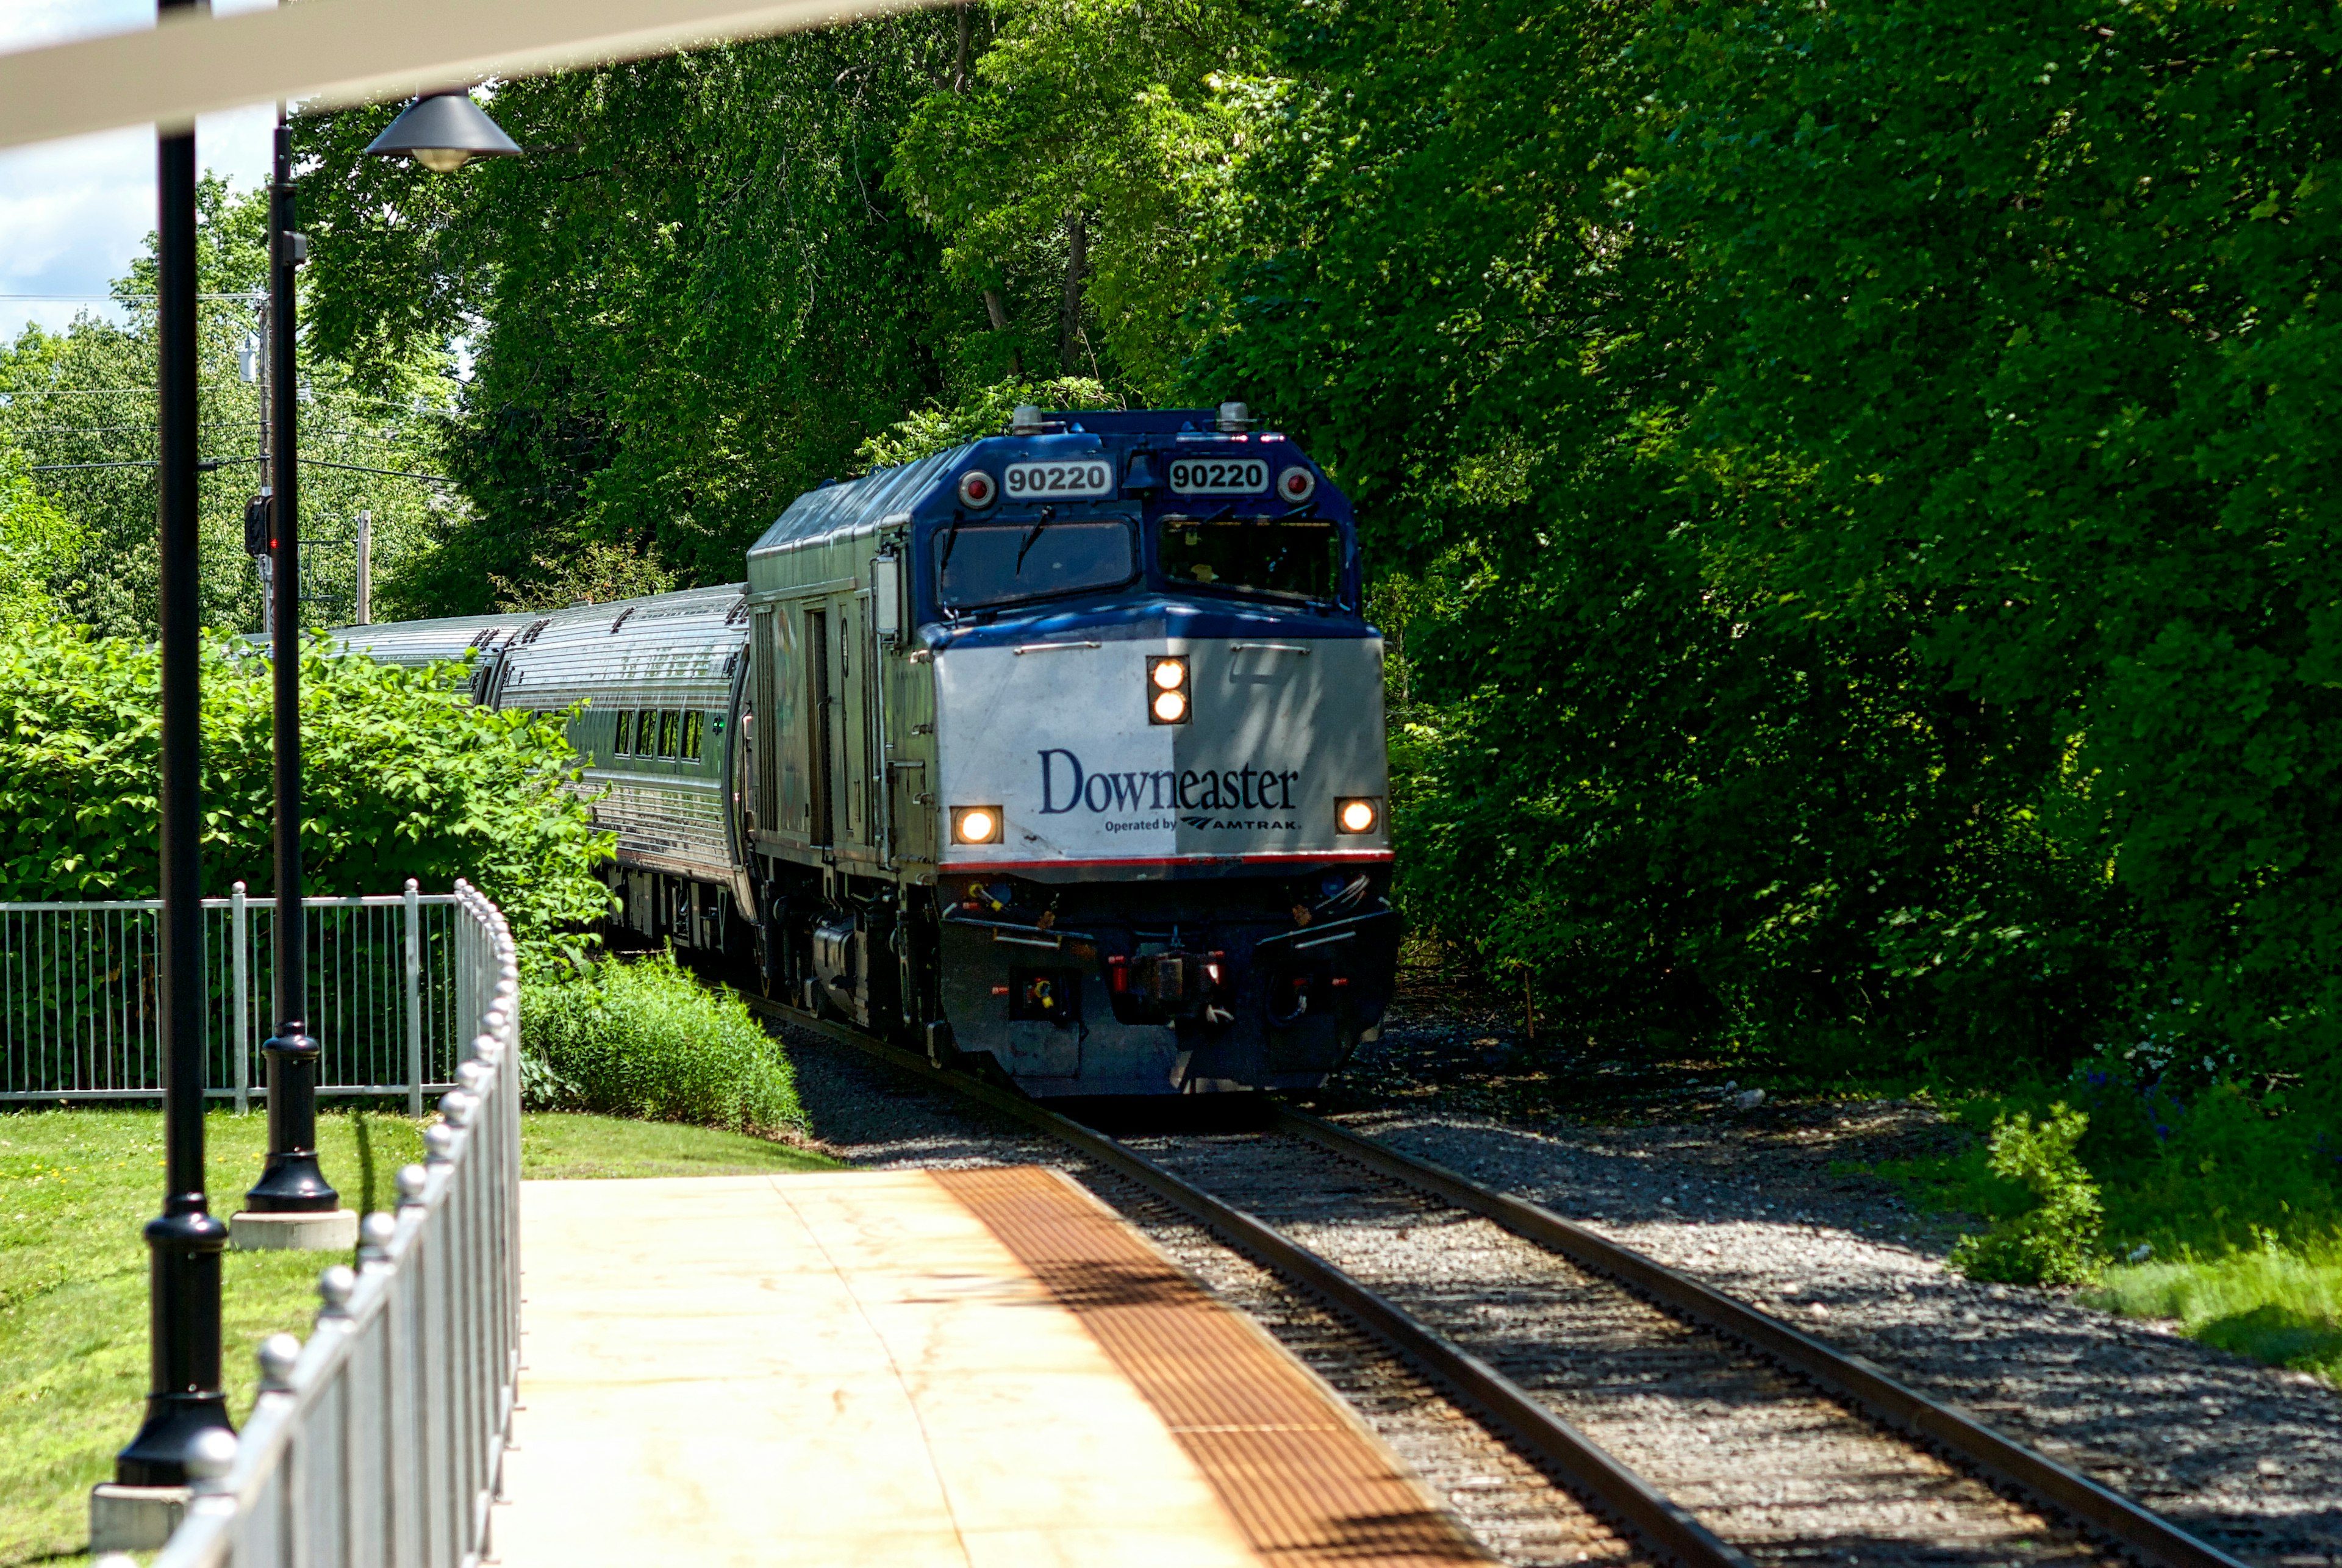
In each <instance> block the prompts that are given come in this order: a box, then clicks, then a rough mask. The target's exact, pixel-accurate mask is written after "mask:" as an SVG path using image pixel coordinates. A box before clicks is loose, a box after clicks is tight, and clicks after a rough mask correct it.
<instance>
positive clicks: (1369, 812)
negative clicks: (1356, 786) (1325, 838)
mask: <svg viewBox="0 0 2342 1568" xmlns="http://www.w3.org/2000/svg"><path fill="white" fill-rule="evenodd" d="M1382 820H1383V807H1382V803H1381V802H1380V801H1378V800H1376V799H1375V798H1374V797H1373V796H1372V795H1352V796H1349V797H1348V798H1346V799H1343V800H1337V801H1336V802H1335V803H1334V831H1335V832H1336V833H1372V832H1374V831H1375V824H1377V823H1379V822H1381V821H1382Z"/></svg>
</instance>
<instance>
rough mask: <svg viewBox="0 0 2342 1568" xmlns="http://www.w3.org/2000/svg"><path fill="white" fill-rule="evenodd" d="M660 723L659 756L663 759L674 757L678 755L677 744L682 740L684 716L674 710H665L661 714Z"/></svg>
mask: <svg viewBox="0 0 2342 1568" xmlns="http://www.w3.org/2000/svg"><path fill="white" fill-rule="evenodd" d="M658 721H659V737H658V754H659V755H661V756H663V757H671V756H674V755H675V754H676V748H677V743H678V742H679V741H680V740H681V739H682V733H681V732H682V729H683V715H682V714H678V713H676V711H675V710H674V709H673V708H663V709H661V710H660V712H659V716H658Z"/></svg>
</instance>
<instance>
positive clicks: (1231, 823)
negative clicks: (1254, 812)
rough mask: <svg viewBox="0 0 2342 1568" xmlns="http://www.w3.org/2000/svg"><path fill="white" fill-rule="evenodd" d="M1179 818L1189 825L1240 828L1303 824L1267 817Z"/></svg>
mask: <svg viewBox="0 0 2342 1568" xmlns="http://www.w3.org/2000/svg"><path fill="white" fill-rule="evenodd" d="M1179 820H1180V821H1181V822H1184V823H1186V824H1187V825H1188V826H1189V827H1239V828H1252V829H1264V828H1268V829H1275V828H1296V827H1299V826H1300V825H1301V824H1299V823H1297V822H1271V821H1269V820H1268V819H1266V818H1262V819H1260V820H1258V821H1254V822H1246V821H1243V820H1241V819H1237V818H1226V817H1216V816H1183V817H1181V818H1180V819H1179Z"/></svg>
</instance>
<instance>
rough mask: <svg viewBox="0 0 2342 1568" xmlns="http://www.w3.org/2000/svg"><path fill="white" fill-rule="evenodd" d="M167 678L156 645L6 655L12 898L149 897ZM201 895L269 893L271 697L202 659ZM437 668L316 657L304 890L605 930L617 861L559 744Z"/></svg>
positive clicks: (60, 643) (545, 927) (116, 643)
mask: <svg viewBox="0 0 2342 1568" xmlns="http://www.w3.org/2000/svg"><path fill="white" fill-rule="evenodd" d="M158 671H159V664H158V662H157V655H156V653H155V649H154V648H153V647H151V646H147V645H142V644H135V643H132V642H128V641H125V640H121V639H102V640H93V639H89V638H85V637H83V636H80V635H78V634H74V633H71V632H59V631H39V632H34V633H30V634H26V635H24V636H21V637H19V638H18V639H17V640H15V642H14V643H13V644H11V645H10V646H8V647H7V648H5V650H0V899H57V898H72V899H107V898H152V897H155V890H156V887H157V877H158V875H159V872H158V854H159V847H158V846H159V844H160V836H159V835H160V827H159V824H160V821H161V818H160V816H159V809H160V808H159V806H158V804H157V799H156V793H155V792H156V790H157V787H158V784H157V777H158V774H157V767H158V747H159V744H160V740H161V733H162V732H161V720H160V718H159V716H158V706H159V701H160V699H159V695H158V684H157V683H158ZM201 674H202V681H203V698H204V706H203V753H202V755H203V775H202V777H203V783H202V792H203V804H202V811H203V831H202V834H201V838H200V843H201V848H202V864H203V881H204V886H205V891H206V892H207V893H208V894H213V895H220V894H225V891H226V889H227V887H228V885H229V884H231V883H233V882H237V881H241V882H243V883H245V884H246V885H247V886H248V887H249V888H250V889H251V891H252V892H253V894H255V896H266V895H267V894H269V893H270V891H271V890H272V889H273V887H274V881H273V876H274V864H275V863H274V859H273V855H272V850H271V844H273V842H274V841H273V826H274V823H275V811H274V809H273V805H272V802H273V798H274V797H273V794H272V790H273V787H274V775H273V768H272V764H271V760H270V759H271V755H272V750H271V743H272V739H273V735H274V728H275V726H274V724H273V709H272V702H273V690H274V687H273V682H272V680H271V677H270V671H269V666H268V664H267V662H266V661H265V660H263V659H260V658H258V657H256V656H255V655H254V654H252V653H251V652H250V651H249V650H248V649H246V648H244V647H242V646H240V645H238V644H227V643H211V644H206V645H205V651H204V660H203V666H202V672H201ZM443 675H444V672H442V671H435V670H433V671H423V670H405V669H401V668H399V667H397V666H395V665H386V664H373V663H372V662H370V661H367V660H365V659H355V658H326V657H324V656H321V655H318V654H311V655H309V656H308V657H305V659H304V660H303V661H302V668H301V730H302V735H301V741H302V764H303V775H302V819H301V853H302V860H303V871H304V875H305V878H306V881H307V888H306V891H308V892H310V893H313V894H376V893H390V892H395V891H396V890H397V889H398V888H400V887H402V886H404V885H405V881H406V879H407V878H408V877H415V878H416V879H418V880H419V881H421V882H422V884H423V885H424V886H425V888H426V889H427V890H430V891H433V892H439V891H444V890H445V888H447V887H448V886H449V885H450V884H453V882H454V881H455V878H456V877H459V876H460V877H465V878H467V879H469V880H470V881H471V882H472V883H473V884H475V885H476V886H478V887H479V888H480V889H481V890H482V891H483V892H485V893H486V894H488V895H489V896H490V897H491V898H493V899H495V901H496V904H497V906H498V907H499V908H501V909H502V910H503V911H504V912H505V915H506V917H507V918H508V919H510V921H511V922H512V924H513V928H514V931H515V933H516V934H519V935H521V936H523V937H524V938H538V937H543V936H545V935H546V934H550V933H552V932H554V931H556V930H559V929H562V928H565V927H568V926H573V925H576V924H581V923H584V922H587V921H591V920H595V919H597V918H599V917H600V916H601V914H603V913H604V911H605V910H606V907H607V904H608V894H607V893H606V890H605V889H604V888H603V887H602V885H601V884H600V883H599V882H598V881H597V880H596V878H595V876H594V875H593V867H594V866H595V864H596V863H597V862H599V861H602V860H606V859H607V858H608V857H609V854H610V841H609V838H608V835H606V834H596V833H595V832H594V831H593V828H592V824H591V822H590V818H589V814H588V812H587V810H586V804H585V803H584V802H583V801H581V800H580V799H579V798H578V796H577V795H576V794H575V790H574V788H573V786H574V785H575V783H576V780H577V776H578V774H577V771H576V759H575V757H574V756H572V755H571V754H570V751H569V747H568V743H567V740H566V738H565V734H563V732H562V730H561V728H560V727H559V726H558V725H556V724H547V723H545V721H543V720H542V719H540V718H538V717H537V716H536V715H535V714H526V713H495V712H491V711H489V710H487V709H485V708H480V707H477V706H475V705H474V704H473V703H472V701H471V698H470V695H469V694H468V693H467V692H466V691H465V689H464V687H463V686H462V685H461V684H457V683H451V682H448V681H446V680H445V679H444V678H443Z"/></svg>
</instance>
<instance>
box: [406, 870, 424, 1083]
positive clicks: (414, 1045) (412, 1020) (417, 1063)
mask: <svg viewBox="0 0 2342 1568" xmlns="http://www.w3.org/2000/svg"><path fill="white" fill-rule="evenodd" d="M421 885H422V884H419V883H417V882H416V881H415V879H414V878H413V877H411V876H410V877H408V878H407V879H406V1114H408V1115H409V1116H412V1117H413V1118H414V1119H415V1120H416V1121H418V1122H420V1121H421V1120H423V950H422V947H421V944H419V943H418V941H417V940H416V934H415V928H416V926H417V925H418V924H421V917H422V911H421V910H420V908H419V907H418V906H417V904H416V899H415V894H417V893H418V892H420V891H421Z"/></svg>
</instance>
